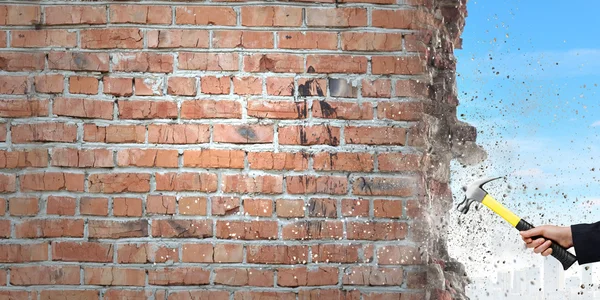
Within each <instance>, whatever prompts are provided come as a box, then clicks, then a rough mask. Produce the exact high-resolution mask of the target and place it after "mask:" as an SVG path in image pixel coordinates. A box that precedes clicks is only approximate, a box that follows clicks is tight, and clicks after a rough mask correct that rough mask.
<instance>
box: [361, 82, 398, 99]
mask: <svg viewBox="0 0 600 300" xmlns="http://www.w3.org/2000/svg"><path fill="white" fill-rule="evenodd" d="M362 95H363V97H371V98H389V97H391V95H392V84H391V82H390V80H389V79H375V80H368V79H363V80H362Z"/></svg>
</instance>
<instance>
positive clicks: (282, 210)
mask: <svg viewBox="0 0 600 300" xmlns="http://www.w3.org/2000/svg"><path fill="white" fill-rule="evenodd" d="M275 205H276V211H277V217H279V218H301V217H304V215H305V211H306V206H305V205H304V201H303V200H288V199H278V200H277V201H275Z"/></svg>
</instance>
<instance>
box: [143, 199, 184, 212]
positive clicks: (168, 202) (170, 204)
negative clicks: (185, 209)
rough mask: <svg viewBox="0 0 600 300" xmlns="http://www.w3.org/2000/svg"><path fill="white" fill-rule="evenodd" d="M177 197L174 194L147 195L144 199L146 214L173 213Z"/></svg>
mask: <svg viewBox="0 0 600 300" xmlns="http://www.w3.org/2000/svg"><path fill="white" fill-rule="evenodd" d="M176 202H177V199H176V198H175V196H163V195H148V198H147V200H146V213H147V214H160V215H173V214H175V206H176Z"/></svg>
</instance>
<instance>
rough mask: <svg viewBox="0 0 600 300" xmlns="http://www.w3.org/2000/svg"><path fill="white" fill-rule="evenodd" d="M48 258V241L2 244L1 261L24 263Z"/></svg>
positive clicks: (0, 248) (0, 249)
mask: <svg viewBox="0 0 600 300" xmlns="http://www.w3.org/2000/svg"><path fill="white" fill-rule="evenodd" d="M45 260H48V243H47V242H43V243H35V244H1V245H0V262H3V263H23V262H35V261H45Z"/></svg>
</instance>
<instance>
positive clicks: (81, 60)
mask: <svg viewBox="0 0 600 300" xmlns="http://www.w3.org/2000/svg"><path fill="white" fill-rule="evenodd" d="M73 61H74V62H75V64H76V65H77V67H78V68H80V69H85V66H86V65H87V63H88V62H87V59H86V58H85V55H84V54H83V53H79V52H77V53H73Z"/></svg>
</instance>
